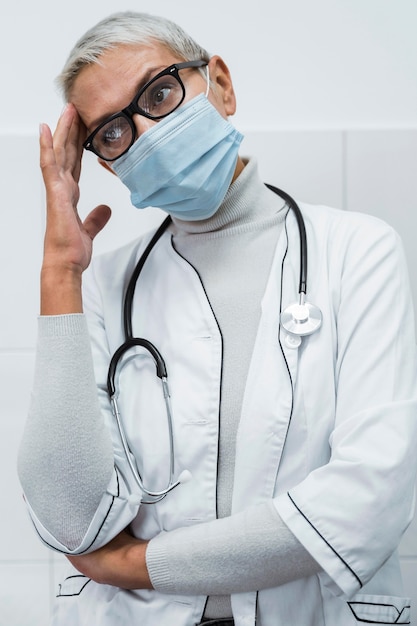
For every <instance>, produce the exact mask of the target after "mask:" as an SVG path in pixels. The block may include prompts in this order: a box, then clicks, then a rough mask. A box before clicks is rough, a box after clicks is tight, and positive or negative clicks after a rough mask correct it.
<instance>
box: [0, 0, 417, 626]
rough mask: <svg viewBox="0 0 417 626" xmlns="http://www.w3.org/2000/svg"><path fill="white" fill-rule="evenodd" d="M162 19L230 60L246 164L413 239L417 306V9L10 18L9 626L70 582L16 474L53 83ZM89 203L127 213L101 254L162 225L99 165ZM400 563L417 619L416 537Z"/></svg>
mask: <svg viewBox="0 0 417 626" xmlns="http://www.w3.org/2000/svg"><path fill="white" fill-rule="evenodd" d="M148 7H149V8H150V10H151V11H152V12H153V13H156V14H160V15H165V16H166V17H170V18H172V19H174V20H176V21H178V22H179V23H180V24H181V25H182V26H184V27H185V29H186V30H188V31H189V32H190V33H191V34H192V35H193V36H194V37H195V38H196V39H198V40H199V41H200V43H201V44H202V45H204V46H205V47H206V48H208V50H209V51H210V52H211V53H213V54H220V55H221V56H223V57H224V59H225V60H226V62H227V63H228V65H229V67H230V69H231V71H232V75H233V77H234V84H235V89H236V92H237V98H238V112H237V114H236V116H235V118H234V123H235V125H236V126H237V127H238V128H239V130H241V131H242V132H243V133H244V134H245V136H246V138H245V140H244V143H243V146H242V152H243V153H244V154H245V153H246V154H249V153H250V154H256V155H257V157H258V159H259V163H260V168H261V171H262V173H263V176H264V179H265V180H266V181H267V182H270V183H273V184H276V185H277V186H279V187H282V188H284V189H286V190H287V191H289V192H290V193H291V194H292V195H294V196H296V198H298V199H299V200H305V201H309V202H321V203H327V204H331V205H333V206H337V207H340V208H342V209H344V210H358V211H365V212H368V213H372V214H375V215H378V216H380V217H382V218H383V219H385V220H387V221H388V222H390V223H391V224H392V225H393V226H394V227H395V228H396V229H397V230H398V231H399V233H400V235H401V236H402V238H403V241H404V245H405V249H406V254H407V258H408V261H409V269H410V276H411V282H412V289H413V294H414V298H415V302H417V279H416V272H415V266H416V261H417V251H416V245H415V239H416V226H417V223H416V221H417V220H416V217H415V213H416V209H417V175H416V171H417V81H416V77H417V37H416V32H417V3H416V0H292V1H291V2H290V1H288V0H287V1H285V2H284V0H274V1H272V0H256V1H254V2H251V3H243V2H237V1H236V2H232V1H230V0H229V2H227V0H211V1H210V2H208V3H202V2H196V0H177V1H176V2H174V1H171V0H154V1H153V2H152V3H144V2H133V1H132V2H131V3H127V2H124V1H118V2H115V1H111V0H100V2H98V1H95V0H93V1H91V2H86V1H85V0H83V1H81V0H72V2H66V3H63V2H59V1H57V0H54V1H52V0H39V1H38V2H30V1H29V0H24V1H19V0H15V1H14V2H13V3H4V2H3V3H2V6H1V8H0V24H1V25H2V36H1V37H0V69H1V79H0V80H1V85H2V89H1V98H0V103H1V104H0V111H1V116H0V146H1V149H0V176H1V191H2V203H1V211H0V273H1V274H0V276H1V306H0V316H1V318H0V319H1V324H0V399H1V404H0V463H1V468H0V489H1V495H2V503H3V504H2V509H1V517H0V583H1V584H0V626H45V625H46V624H47V623H48V619H49V617H48V616H49V612H50V603H51V599H52V597H53V594H54V593H55V589H56V584H57V578H58V573H59V570H60V568H61V567H62V564H61V560H60V559H56V557H55V556H53V555H51V554H50V553H48V552H47V551H46V550H45V549H44V548H43V547H42V546H41V545H40V544H39V542H38V541H37V539H36V537H35V535H34V533H33V531H32V529H31V527H30V523H29V522H28V520H27V518H26V514H25V510H24V505H23V502H22V498H21V494H20V488H19V485H18V481H17V478H16V469H15V468H16V451H17V446H18V442H19V438H20V436H21V431H22V427H23V423H24V420H25V415H26V412H27V407H28V403H29V398H30V388H31V382H32V372H33V360H34V356H33V355H34V346H35V340H36V315H37V311H38V274H39V266H40V259H41V251H42V231H43V219H44V218H43V192H42V185H41V179H40V174H39V170H38V147H37V129H38V124H39V122H47V123H49V124H50V125H51V126H54V125H55V122H56V120H57V117H58V115H59V113H60V111H61V109H62V102H61V100H60V97H59V96H58V94H57V93H56V90H55V88H54V84H53V81H54V78H55V76H56V75H57V74H58V72H59V71H60V68H61V66H62V65H63V63H64V61H65V58H66V56H67V54H68V52H69V49H70V47H71V46H72V45H73V44H74V43H75V40H76V39H77V38H78V37H79V36H80V35H81V34H82V33H83V32H84V31H85V30H86V29H87V28H89V27H90V26H91V25H93V24H94V23H95V22H97V21H98V20H99V19H101V18H102V17H104V16H105V15H107V14H109V13H112V12H114V11H116V10H123V9H135V10H142V11H146V10H147V9H148ZM89 157H90V155H89ZM82 187H83V195H82V201H81V211H82V212H84V211H86V210H87V209H90V208H91V207H92V206H94V205H95V204H98V203H99V202H106V203H108V204H110V205H111V206H112V208H113V213H114V215H113V217H112V220H111V223H110V224H109V226H108V227H107V228H106V231H105V232H104V233H102V235H101V236H100V238H99V240H98V241H97V246H96V250H97V252H99V251H102V250H104V249H108V248H110V247H113V246H116V245H119V244H120V243H122V242H123V241H125V240H127V239H130V238H132V237H133V236H135V235H136V233H140V232H141V231H142V230H143V229H144V228H147V227H148V225H149V224H150V223H152V222H156V221H158V220H159V219H160V215H159V214H158V213H157V212H155V211H145V212H138V211H135V210H134V209H132V208H131V207H130V206H129V199H128V195H127V193H126V191H125V190H124V189H122V188H121V187H120V186H119V184H118V181H117V180H116V179H115V177H111V176H109V175H108V174H106V173H105V172H104V170H103V171H101V168H99V167H98V166H97V165H96V163H95V161H94V158H87V159H86V161H85V171H84V174H83V180H82ZM416 453H417V451H416ZM51 471H53V468H51ZM381 523H384V522H383V520H381ZM401 553H402V567H403V572H404V579H405V584H406V587H407V589H408V593H409V594H410V595H413V596H414V605H415V607H417V589H416V587H417V586H416V583H415V581H416V580H417V527H416V524H414V525H413V526H412V527H411V528H410V530H409V531H408V533H407V535H406V537H405V538H404V541H403V544H402V546H401ZM416 611H417V609H415V611H414V625H416V624H417V613H416Z"/></svg>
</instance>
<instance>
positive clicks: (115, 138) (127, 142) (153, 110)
mask: <svg viewBox="0 0 417 626" xmlns="http://www.w3.org/2000/svg"><path fill="white" fill-rule="evenodd" d="M183 98H184V89H183V87H182V84H181V83H180V82H179V81H178V79H177V77H176V76H175V75H174V74H167V75H164V76H160V77H159V78H156V79H155V80H154V81H152V82H151V83H150V84H149V85H148V86H147V88H146V89H145V91H143V92H142V93H140V95H139V98H138V100H137V101H136V106H137V110H136V107H135V106H133V107H132V110H134V112H141V113H145V114H146V116H147V117H149V118H151V119H160V118H161V117H165V116H166V115H169V113H172V111H174V110H175V109H176V108H177V107H178V106H179V105H180V104H181V102H182V100H183ZM134 139H135V129H134V125H133V123H131V121H130V120H129V118H128V117H126V116H125V115H119V116H118V117H115V118H113V119H112V120H110V121H109V122H107V124H104V126H102V127H101V128H99V129H98V131H97V133H96V134H95V136H94V138H93V141H92V148H93V149H94V151H95V152H96V154H98V155H99V156H101V157H103V158H104V159H106V160H114V159H117V157H119V156H120V155H121V154H123V152H125V151H126V150H128V149H129V147H130V146H131V144H132V143H133V141H134Z"/></svg>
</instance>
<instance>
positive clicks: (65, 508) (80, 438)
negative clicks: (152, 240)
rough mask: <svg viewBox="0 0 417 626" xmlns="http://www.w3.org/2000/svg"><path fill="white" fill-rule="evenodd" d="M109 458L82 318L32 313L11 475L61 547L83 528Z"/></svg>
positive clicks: (109, 469) (99, 492) (103, 481)
mask: <svg viewBox="0 0 417 626" xmlns="http://www.w3.org/2000/svg"><path fill="white" fill-rule="evenodd" d="M113 464H114V462H113V451H112V446H111V442H110V436H109V434H108V431H107V429H106V428H105V425H104V421H103V417H102V415H101V412H100V408H99V403H98V398H97V389H96V385H95V380H94V373H93V366H92V357H91V349H90V339H89V334H88V331H87V324H86V320H85V318H84V316H83V315H69V316H56V317H43V318H40V320H39V339H38V349H37V358H36V367H35V381H34V386H33V393H32V401H31V406H30V410H29V415H28V419H27V423H26V426H25V431H24V434H23V438H22V442H21V446H20V450H19V463H18V465H19V477H20V480H21V483H22V486H23V489H24V491H25V495H26V498H27V500H28V502H29V504H30V505H31V507H32V509H33V510H34V512H35V514H36V515H37V516H38V518H39V519H40V521H41V522H42V523H43V524H44V526H45V527H46V528H48V530H49V531H50V532H51V533H52V534H53V535H54V536H55V537H56V538H57V539H58V540H60V541H61V542H62V543H63V544H64V545H65V546H67V547H68V548H70V549H73V548H75V547H76V546H77V545H78V544H79V542H80V540H81V539H82V537H83V535H84V533H85V532H86V530H87V528H88V526H89V524H90V522H91V519H92V516H93V515H94V512H95V510H96V508H97V506H98V503H99V502H100V499H101V497H102V495H103V493H104V492H105V490H106V488H107V486H108V483H109V481H110V477H111V473H112V471H113Z"/></svg>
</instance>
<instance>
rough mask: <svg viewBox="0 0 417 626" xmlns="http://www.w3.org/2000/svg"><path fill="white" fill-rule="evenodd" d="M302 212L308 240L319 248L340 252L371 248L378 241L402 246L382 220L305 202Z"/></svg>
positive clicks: (393, 232)
mask: <svg viewBox="0 0 417 626" xmlns="http://www.w3.org/2000/svg"><path fill="white" fill-rule="evenodd" d="M300 209H301V212H302V215H303V218H304V222H305V225H306V230H307V234H308V236H309V238H310V239H313V240H315V241H316V242H317V244H318V245H320V246H322V245H324V244H326V247H327V248H334V247H337V248H338V249H339V250H340V249H344V248H349V247H351V246H355V247H356V246H359V247H362V246H363V247H365V248H369V247H371V246H372V245H375V244H376V243H377V242H379V243H380V244H385V245H387V246H390V247H397V246H400V247H401V242H400V238H399V236H398V233H397V232H396V230H395V229H394V228H393V227H392V226H391V225H390V224H388V223H387V222H385V221H384V220H382V219H380V218H379V217H376V216H373V215H369V214H367V213H361V212H357V211H345V210H342V209H336V208H333V207H329V206H325V205H311V204H306V203H301V204H300Z"/></svg>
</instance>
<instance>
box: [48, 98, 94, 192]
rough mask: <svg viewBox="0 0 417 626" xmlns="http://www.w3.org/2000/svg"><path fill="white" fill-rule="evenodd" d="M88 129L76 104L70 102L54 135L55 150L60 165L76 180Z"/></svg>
mask: <svg viewBox="0 0 417 626" xmlns="http://www.w3.org/2000/svg"><path fill="white" fill-rule="evenodd" d="M85 134H86V130H85V127H84V124H83V123H82V122H81V119H80V116H79V115H78V112H77V110H76V109H75V107H74V105H73V104H71V103H68V104H67V105H66V106H65V108H64V110H63V112H62V113H61V116H60V118H59V120H58V124H57V127H56V130H55V132H54V135H53V143H54V150H55V153H56V160H57V163H58V164H59V166H60V167H61V168H62V169H63V170H65V171H68V172H70V173H71V175H72V176H73V178H74V180H75V181H76V182H78V181H79V178H80V173H81V156H82V152H83V141H84V138H85Z"/></svg>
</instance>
